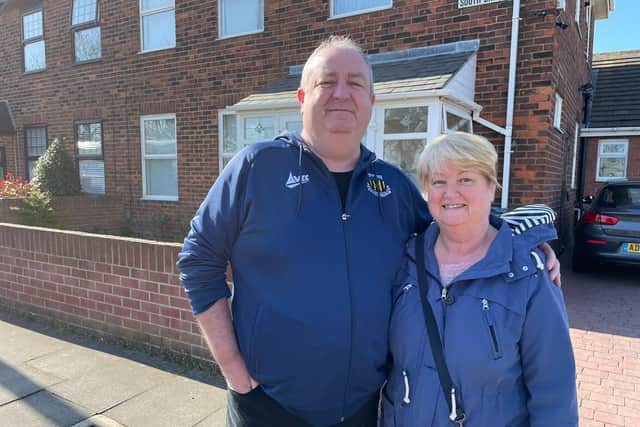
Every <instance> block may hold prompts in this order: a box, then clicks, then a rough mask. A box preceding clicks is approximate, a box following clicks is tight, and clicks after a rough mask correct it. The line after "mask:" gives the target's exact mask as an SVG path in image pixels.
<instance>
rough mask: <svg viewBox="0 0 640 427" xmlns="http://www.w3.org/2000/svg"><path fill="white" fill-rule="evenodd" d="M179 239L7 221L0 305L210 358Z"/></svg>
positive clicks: (0, 243)
mask: <svg viewBox="0 0 640 427" xmlns="http://www.w3.org/2000/svg"><path fill="white" fill-rule="evenodd" d="M179 249H180V247H179V245H177V244H171V243H159V242H151V241H147V240H140V239H127V238H116V237H110V236H98V235H88V234H83V233H77V232H70V231H57V230H47V229H39V228H32V227H24V226H19V225H10V224H0V305H5V306H7V307H14V308H15V307H18V308H23V309H25V310H28V311H29V312H34V313H37V314H38V315H40V316H45V317H49V318H51V319H53V320H55V321H57V322H62V323H65V324H68V325H70V326H73V327H77V328H81V329H85V330H87V331H89V332H90V333H94V334H95V333H98V334H107V335H111V336H114V337H119V338H124V339H126V340H128V341H131V342H132V343H135V344H136V345H138V346H144V347H146V348H148V349H149V350H153V351H159V352H169V353H171V354H174V355H181V354H184V353H186V354H188V355H191V356H193V357H195V358H199V359H202V360H210V355H209V352H208V351H207V349H206V345H205V344H204V341H203V338H202V337H201V335H200V333H199V329H198V326H197V324H196V322H195V321H194V318H193V316H192V314H191V311H190V309H189V304H188V302H187V299H186V297H185V293H184V290H183V288H182V286H181V285H180V283H179V279H178V271H177V269H176V266H175V262H176V259H177V254H178V251H179Z"/></svg>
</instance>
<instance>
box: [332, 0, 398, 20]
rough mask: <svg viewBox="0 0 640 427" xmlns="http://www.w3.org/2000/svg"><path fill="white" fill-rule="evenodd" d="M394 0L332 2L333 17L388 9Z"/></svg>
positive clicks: (340, 0)
mask: <svg viewBox="0 0 640 427" xmlns="http://www.w3.org/2000/svg"><path fill="white" fill-rule="evenodd" d="M391 6H393V1H392V0H331V16H348V15H356V14H359V13H366V12H372V11H374V10H381V9H388V8H390V7H391Z"/></svg>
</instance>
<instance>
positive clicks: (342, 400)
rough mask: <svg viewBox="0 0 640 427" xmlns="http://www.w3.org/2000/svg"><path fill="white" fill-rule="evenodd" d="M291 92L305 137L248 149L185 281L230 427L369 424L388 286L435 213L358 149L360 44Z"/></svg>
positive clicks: (382, 352)
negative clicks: (224, 388) (219, 376)
mask: <svg viewBox="0 0 640 427" xmlns="http://www.w3.org/2000/svg"><path fill="white" fill-rule="evenodd" d="M297 97H298V101H299V102H300V106H301V112H302V119H303V130H302V132H301V134H300V135H296V134H287V135H285V136H283V137H279V138H276V140H274V141H269V142H264V143H258V144H254V145H252V146H250V147H247V148H246V149H245V150H243V151H242V152H240V153H239V154H238V155H237V156H236V157H235V158H234V159H233V160H232V161H231V162H230V163H229V165H228V166H227V167H226V168H225V169H224V170H223V171H222V173H221V175H220V177H219V178H218V179H217V180H216V183H215V184H214V185H213V187H212V189H211V191H210V192H209V194H208V195H207V197H206V199H205V201H204V202H203V204H202V205H201V207H200V209H199V210H198V212H197V213H196V216H195V218H194V219H193V221H192V229H191V231H190V233H189V235H188V236H187V238H186V239H185V243H184V248H183V251H182V252H181V254H180V260H179V262H178V266H179V268H180V270H181V279H182V281H183V283H184V285H185V287H186V290H187V295H188V296H189V299H190V302H191V305H192V307H193V311H194V313H195V314H196V318H197V320H198V323H199V324H200V327H201V328H202V332H203V334H204V336H205V338H206V340H207V342H208V344H209V347H210V349H211V351H212V354H213V357H214V358H215V360H216V361H217V363H218V365H219V366H220V369H221V371H222V373H223V375H224V376H225V378H226V380H227V384H228V388H229V392H228V405H227V423H228V425H232V426H237V427H258V426H278V427H282V426H305V425H313V426H330V425H334V424H337V425H341V426H349V427H351V426H374V425H375V424H376V415H377V407H378V390H379V388H380V386H381V385H382V383H383V382H384V379H385V375H386V362H387V352H388V342H387V339H388V335H387V329H388V326H389V318H390V312H391V305H392V300H391V292H390V291H391V286H392V282H393V279H394V276H395V273H396V270H397V268H398V266H399V264H400V260H401V259H402V255H403V253H404V243H405V241H406V240H407V238H408V237H409V236H410V235H411V234H412V233H414V232H419V231H422V230H423V229H424V228H425V227H426V226H427V225H428V223H429V222H430V220H431V216H430V215H429V212H428V209H427V205H426V203H425V202H424V200H423V199H422V197H421V195H420V194H419V192H418V190H417V189H416V187H415V186H414V185H413V184H412V183H411V181H410V180H409V179H408V178H407V177H406V176H405V175H404V174H403V173H402V172H401V171H400V170H399V169H398V168H396V167H394V166H391V165H389V164H388V163H386V162H383V161H381V160H378V159H376V158H375V155H374V154H373V153H371V152H370V151H369V150H367V149H366V148H365V147H363V146H361V145H360V141H361V140H362V137H363V135H364V133H365V131H366V128H367V125H368V123H369V119H370V116H371V111H372V107H373V103H374V101H375V96H374V94H373V79H372V71H371V67H370V66H369V64H368V63H367V61H366V57H365V56H364V54H363V53H362V51H361V50H360V48H359V47H358V46H357V45H355V43H354V42H352V41H351V40H350V39H348V38H344V37H335V36H332V37H330V38H329V39H328V40H326V41H325V42H323V43H322V44H321V45H320V46H319V47H318V48H317V49H316V50H315V51H314V52H313V53H312V54H311V56H310V57H309V59H308V60H307V62H306V64H305V66H304V69H303V72H302V79H301V84H300V89H298V93H297ZM554 259H555V258H554ZM228 261H230V262H231V265H232V268H233V279H234V297H233V310H232V311H233V316H231V313H230V311H229V305H228V298H229V297H230V291H229V289H228V287H227V284H226V282H225V269H226V266H227V262H228Z"/></svg>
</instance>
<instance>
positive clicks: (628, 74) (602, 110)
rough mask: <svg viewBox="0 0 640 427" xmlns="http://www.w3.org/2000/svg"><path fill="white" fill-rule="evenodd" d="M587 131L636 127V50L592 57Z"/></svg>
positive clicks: (639, 56) (639, 99) (639, 103)
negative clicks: (592, 83)
mask: <svg viewBox="0 0 640 427" xmlns="http://www.w3.org/2000/svg"><path fill="white" fill-rule="evenodd" d="M592 81H593V82H594V87H595V91H594V97H593V108H592V110H591V121H590V123H589V127H590V128H614V127H616V128H618V127H639V126H640V50H629V51H623V52H611V53H605V54H595V55H594V56H593V79H592Z"/></svg>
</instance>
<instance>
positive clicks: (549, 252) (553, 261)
mask: <svg viewBox="0 0 640 427" xmlns="http://www.w3.org/2000/svg"><path fill="white" fill-rule="evenodd" d="M539 247H540V250H542V252H544V256H545V257H547V270H549V278H550V279H551V281H552V282H553V283H554V284H555V285H556V286H557V287H561V286H562V280H561V279H560V261H559V260H558V257H557V256H556V253H555V252H554V250H553V249H552V248H551V246H549V244H548V243H543V244H541V245H540V246H539Z"/></svg>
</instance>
